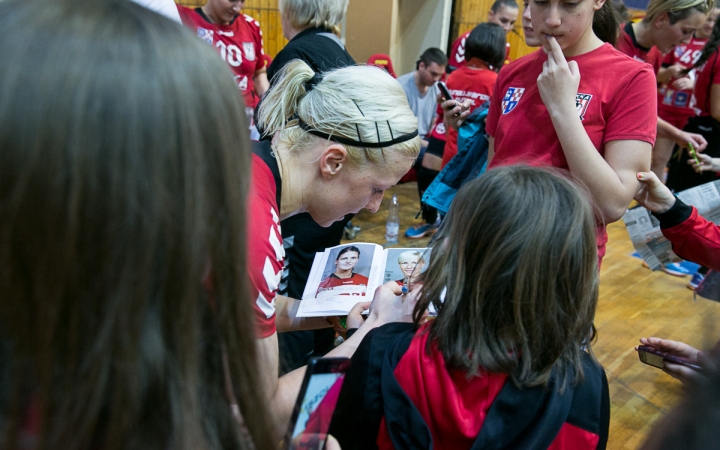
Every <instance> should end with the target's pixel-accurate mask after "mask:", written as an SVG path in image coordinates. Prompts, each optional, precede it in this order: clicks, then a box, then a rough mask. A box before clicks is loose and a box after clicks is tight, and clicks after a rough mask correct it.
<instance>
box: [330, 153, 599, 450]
mask: <svg viewBox="0 0 720 450" xmlns="http://www.w3.org/2000/svg"><path fill="white" fill-rule="evenodd" d="M434 242H435V243H436V244H435V245H434V246H433V248H432V258H431V260H430V262H429V267H428V269H427V271H426V272H425V273H424V274H423V275H422V283H423V287H422V288H421V289H420V293H419V299H418V303H417V305H416V307H415V310H414V319H415V323H414V324H399V323H395V324H388V325H385V326H383V327H381V328H378V329H376V330H374V331H371V332H369V333H368V334H367V336H366V338H365V339H364V340H363V342H362V343H361V344H360V347H359V348H358V350H357V352H356V353H355V355H354V356H353V359H352V364H351V367H350V370H349V372H348V373H347V376H346V378H345V381H344V383H343V388H342V391H341V393H340V397H339V400H338V405H337V409H336V412H335V415H334V417H333V420H332V424H331V427H330V433H331V434H332V435H333V436H336V437H337V438H338V440H339V441H340V444H341V446H342V448H343V449H344V450H348V449H356V448H357V449H366V448H380V449H389V448H416V449H421V448H431V447H432V448H434V449H453V450H455V449H469V448H471V447H473V448H486V447H487V446H490V444H492V447H493V448H548V447H549V446H550V445H552V446H553V447H552V448H553V449H573V450H576V449H590V448H604V445H605V443H606V441H607V432H608V425H609V413H610V412H609V395H608V390H607V380H606V378H605V374H604V371H603V369H602V367H600V365H599V364H598V362H597V361H596V360H595V359H594V357H593V356H592V353H591V352H590V350H589V341H590V338H591V336H590V335H589V334H590V332H591V329H592V320H593V317H594V314H595V308H596V305H597V298H598V271H597V254H596V249H595V219H594V216H593V213H592V209H591V207H590V205H589V203H588V201H587V199H586V196H585V195H584V193H583V192H582V191H581V190H580V189H579V188H578V187H577V186H575V185H574V184H573V183H572V182H570V181H569V180H568V179H567V178H566V177H565V176H564V175H562V176H561V175H559V174H556V173H555V172H553V171H551V170H548V169H539V168H531V167H526V166H513V167H503V168H498V169H494V170H492V171H489V172H488V173H486V174H485V175H483V176H482V177H480V178H478V179H475V180H473V181H471V182H469V183H468V184H467V185H465V186H464V187H463V188H462V189H461V190H460V192H459V193H458V195H457V197H456V198H455V201H454V202H453V204H452V206H451V208H450V211H449V213H448V216H447V218H446V219H445V224H444V226H443V229H442V230H441V231H440V232H439V234H438V236H437V239H436V240H435V241H434ZM406 301H411V300H410V299H408V300H406ZM431 304H432V305H433V306H434V307H435V308H436V309H437V310H438V316H437V319H435V320H432V321H429V322H426V323H422V322H423V316H424V314H425V313H426V310H427V308H428V306H429V305H431ZM583 348H587V349H588V350H587V351H584V350H583ZM551 405H552V408H549V407H550V406H551ZM358 429H361V430H362V433H358Z"/></svg>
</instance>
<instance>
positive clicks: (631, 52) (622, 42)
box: [615, 22, 663, 75]
mask: <svg viewBox="0 0 720 450" xmlns="http://www.w3.org/2000/svg"><path fill="white" fill-rule="evenodd" d="M615 47H616V48H617V49H618V50H620V51H621V52H623V53H625V54H626V55H628V56H629V57H631V58H633V59H636V60H638V61H642V62H645V63H648V64H650V65H651V66H652V68H653V71H654V72H655V75H657V73H658V70H660V65H661V64H662V60H663V55H662V53H661V52H660V50H658V49H657V47H655V46H653V47H650V48H645V47H643V46H641V45H640V44H638V42H637V39H636V38H635V31H634V30H633V28H632V24H631V23H630V22H628V23H626V24H625V26H624V27H622V32H621V33H620V36H619V37H618V40H617V43H616V44H615Z"/></svg>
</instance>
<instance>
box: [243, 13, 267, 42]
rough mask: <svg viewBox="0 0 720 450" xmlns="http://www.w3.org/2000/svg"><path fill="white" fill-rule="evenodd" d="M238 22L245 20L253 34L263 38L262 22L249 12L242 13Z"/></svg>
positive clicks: (259, 38) (260, 38)
mask: <svg viewBox="0 0 720 450" xmlns="http://www.w3.org/2000/svg"><path fill="white" fill-rule="evenodd" d="M237 22H238V24H241V23H243V22H244V25H245V26H246V27H247V28H248V30H249V31H250V33H251V34H252V36H253V37H255V38H257V39H258V40H262V29H261V28H260V22H258V21H257V20H255V19H253V18H252V17H251V16H248V15H247V14H240V15H239V16H238V18H237Z"/></svg>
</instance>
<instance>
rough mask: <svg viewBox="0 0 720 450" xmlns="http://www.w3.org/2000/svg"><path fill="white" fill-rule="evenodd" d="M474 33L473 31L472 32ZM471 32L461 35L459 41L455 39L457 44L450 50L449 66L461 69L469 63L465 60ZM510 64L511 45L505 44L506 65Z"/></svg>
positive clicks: (454, 43)
mask: <svg viewBox="0 0 720 450" xmlns="http://www.w3.org/2000/svg"><path fill="white" fill-rule="evenodd" d="M470 31H472V30H470ZM470 31H468V32H467V33H465V34H463V35H461V36H460V37H458V38H457V39H455V42H453V45H452V48H451V49H450V58H448V64H449V65H450V66H451V67H454V68H456V69H459V68H460V67H462V66H464V65H465V63H466V62H467V61H466V60H465V41H467V37H468V36H470ZM509 63H510V43H509V42H506V43H505V64H509Z"/></svg>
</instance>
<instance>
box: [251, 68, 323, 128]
mask: <svg viewBox="0 0 720 450" xmlns="http://www.w3.org/2000/svg"><path fill="white" fill-rule="evenodd" d="M313 75H315V72H313V70H312V69H311V68H310V66H308V65H307V64H306V63H305V62H303V61H301V60H299V59H294V60H292V61H290V62H289V63H287V64H286V65H285V67H283V68H282V70H281V71H280V72H279V73H278V74H277V75H276V76H275V78H274V79H273V87H272V89H270V90H269V91H268V92H267V94H265V97H264V98H263V101H262V103H261V104H260V111H259V112H258V124H259V125H260V129H261V130H265V134H266V135H267V136H272V135H273V134H275V132H276V131H279V130H280V129H281V128H283V127H284V126H285V122H287V121H288V119H290V118H291V117H292V116H293V115H295V113H296V111H297V109H298V104H299V103H300V100H301V99H302V98H303V97H304V96H305V94H307V92H306V90H305V83H307V82H308V81H310V80H311V79H312V77H313Z"/></svg>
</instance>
